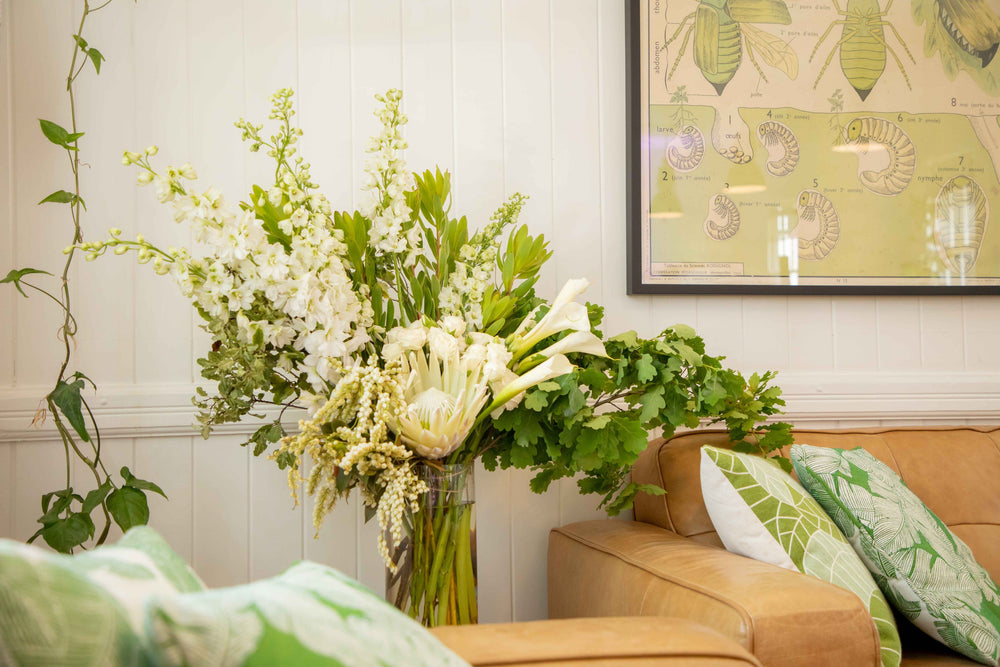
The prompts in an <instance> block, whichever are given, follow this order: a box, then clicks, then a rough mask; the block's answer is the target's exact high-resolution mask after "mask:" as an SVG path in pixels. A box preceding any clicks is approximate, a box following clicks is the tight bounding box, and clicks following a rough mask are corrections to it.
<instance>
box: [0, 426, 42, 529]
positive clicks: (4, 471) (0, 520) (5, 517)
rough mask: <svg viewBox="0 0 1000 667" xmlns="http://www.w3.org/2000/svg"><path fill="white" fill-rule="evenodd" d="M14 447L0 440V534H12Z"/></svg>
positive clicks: (10, 443) (12, 444)
mask: <svg viewBox="0 0 1000 667" xmlns="http://www.w3.org/2000/svg"><path fill="white" fill-rule="evenodd" d="M15 447H16V445H15V444H14V443H12V442H0V536H9V535H13V534H14V515H15V514H14V489H15V485H14V479H15V478H14V448H15ZM39 514H41V512H39Z"/></svg>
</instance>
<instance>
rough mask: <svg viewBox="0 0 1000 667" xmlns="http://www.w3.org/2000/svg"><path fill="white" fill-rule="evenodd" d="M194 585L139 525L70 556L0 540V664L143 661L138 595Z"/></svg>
mask: <svg viewBox="0 0 1000 667" xmlns="http://www.w3.org/2000/svg"><path fill="white" fill-rule="evenodd" d="M202 589H204V586H203V585H202V584H201V582H200V581H199V580H198V578H197V577H196V576H195V575H194V573H193V572H192V571H191V569H190V568H189V567H188V566H187V565H186V564H185V563H184V561H183V560H181V558H180V557H179V556H178V555H177V554H175V553H174V552H173V551H172V550H171V549H170V547H169V546H168V545H167V543H166V542H165V541H164V540H163V538H162V537H160V536H159V535H158V534H157V533H156V532H155V531H153V530H152V529H151V528H147V527H145V526H143V527H137V528H133V529H132V530H130V531H129V532H127V533H126V534H125V536H124V537H122V539H121V540H119V541H118V543H117V544H115V545H113V546H102V547H98V548H96V549H93V550H91V551H87V552H84V553H81V554H79V555H76V556H66V555H62V554H57V553H53V552H51V551H48V550H45V549H40V548H38V547H33V546H30V545H27V544H22V543H20V542H13V541H11V540H0V665H8V664H12V665H20V666H21V667H28V666H33V665H39V666H41V665H44V666H46V667H49V666H58V665H139V664H148V662H149V655H148V644H147V642H146V641H145V639H144V638H143V636H142V630H143V626H144V620H143V619H144V614H143V606H144V605H145V602H146V600H147V599H148V598H149V597H150V596H152V595H164V594H173V593H179V592H188V591H197V590H202Z"/></svg>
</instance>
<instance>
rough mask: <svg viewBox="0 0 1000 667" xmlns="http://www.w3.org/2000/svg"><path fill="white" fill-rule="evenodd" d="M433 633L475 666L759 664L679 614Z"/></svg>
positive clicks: (710, 666) (734, 666) (473, 627)
mask: <svg viewBox="0 0 1000 667" xmlns="http://www.w3.org/2000/svg"><path fill="white" fill-rule="evenodd" d="M431 632H433V633H434V635H435V636H436V637H437V638H438V639H439V640H441V642H442V643H443V644H445V646H447V647H448V648H450V649H451V650H452V651H454V652H455V653H457V654H458V655H459V656H460V657H462V659H464V660H466V661H467V662H469V663H470V664H471V665H473V666H474V667H486V666H489V667H500V666H502V667H513V666H515V665H533V666H534V667H553V666H555V665H601V666H602V667H639V666H640V665H641V666H642V667H653V666H654V665H664V666H665V667H695V666H696V665H697V666H698V667H760V663H759V662H758V661H757V659H756V658H754V657H753V656H752V655H750V653H748V652H747V651H746V649H744V648H742V647H741V646H739V645H738V644H736V643H735V642H733V641H732V640H729V639H726V638H725V637H722V636H721V635H719V634H718V633H716V632H713V631H711V630H709V629H707V628H704V627H701V626H699V625H697V624H695V623H692V622H690V621H685V620H683V619H675V618H656V617H645V618H575V619H570V620H550V621H532V622H530V623H502V624H490V625H460V626H454V625H453V626H442V627H438V628H433V629H432V630H431Z"/></svg>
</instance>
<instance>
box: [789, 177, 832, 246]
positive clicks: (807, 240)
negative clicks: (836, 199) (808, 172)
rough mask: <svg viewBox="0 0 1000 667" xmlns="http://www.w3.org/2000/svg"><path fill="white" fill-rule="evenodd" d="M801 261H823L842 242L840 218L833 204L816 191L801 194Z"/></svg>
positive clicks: (799, 207)
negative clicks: (838, 242)
mask: <svg viewBox="0 0 1000 667" xmlns="http://www.w3.org/2000/svg"><path fill="white" fill-rule="evenodd" d="M798 213H799V224H798V225H797V226H796V227H795V232H796V234H797V235H798V237H799V259H809V260H819V259H823V258H824V257H826V256H827V255H829V254H830V252H831V251H832V250H833V249H834V248H835V247H836V246H837V241H839V240H840V217H839V216H838V215H837V210H836V209H835V208H834V207H833V202H831V201H830V200H829V199H827V198H826V197H825V196H824V195H823V194H821V193H820V192H817V191H816V190H803V191H802V192H800V193H799V205H798Z"/></svg>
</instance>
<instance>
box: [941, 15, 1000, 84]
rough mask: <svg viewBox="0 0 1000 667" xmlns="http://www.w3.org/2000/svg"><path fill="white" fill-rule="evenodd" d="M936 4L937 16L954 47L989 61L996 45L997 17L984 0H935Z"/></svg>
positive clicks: (999, 33) (999, 30)
mask: <svg viewBox="0 0 1000 667" xmlns="http://www.w3.org/2000/svg"><path fill="white" fill-rule="evenodd" d="M937 5H938V19H939V20H940V21H941V25H942V26H944V29H945V30H947V31H948V34H949V35H951V38H952V39H953V40H955V43H956V44H958V47H959V48H960V49H962V50H963V51H965V52H966V53H968V54H969V55H970V56H973V57H975V58H979V60H980V62H982V64H983V67H986V66H987V65H989V64H990V63H991V62H992V61H993V57H994V56H995V55H996V54H997V46H1000V17H997V15H996V13H995V12H993V11H991V10H990V8H989V5H988V4H987V2H986V0H937Z"/></svg>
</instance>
